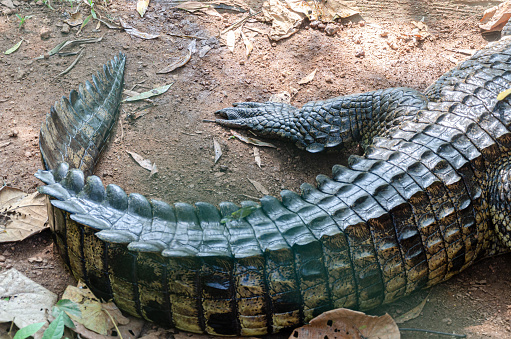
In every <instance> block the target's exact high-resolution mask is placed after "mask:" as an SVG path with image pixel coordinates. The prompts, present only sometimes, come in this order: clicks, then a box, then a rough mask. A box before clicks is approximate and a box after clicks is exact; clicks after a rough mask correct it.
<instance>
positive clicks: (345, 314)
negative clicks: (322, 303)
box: [289, 308, 401, 339]
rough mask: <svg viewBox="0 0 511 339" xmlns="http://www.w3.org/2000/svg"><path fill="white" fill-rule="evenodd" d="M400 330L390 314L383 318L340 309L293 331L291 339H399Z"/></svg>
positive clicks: (320, 316)
mask: <svg viewBox="0 0 511 339" xmlns="http://www.w3.org/2000/svg"><path fill="white" fill-rule="evenodd" d="M400 337H401V336H400V333H399V328H398V327H397V325H396V323H395V322H394V320H393V319H392V317H391V316H390V315H388V314H385V315H383V316H381V317H374V316H369V315H366V314H364V313H362V312H357V311H352V310H349V309H346V308H339V309H335V310H332V311H328V312H325V313H323V314H321V315H319V316H318V317H316V318H314V319H312V320H311V321H310V323H309V324H308V325H305V326H302V327H300V328H298V329H296V330H294V331H293V333H292V334H291V336H290V337H289V339H324V338H350V339H356V338H360V339H362V338H367V339H399V338H400Z"/></svg>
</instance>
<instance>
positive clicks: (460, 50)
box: [444, 47, 475, 56]
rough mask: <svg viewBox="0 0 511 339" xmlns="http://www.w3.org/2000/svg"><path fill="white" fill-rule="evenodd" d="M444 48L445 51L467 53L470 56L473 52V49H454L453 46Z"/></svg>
mask: <svg viewBox="0 0 511 339" xmlns="http://www.w3.org/2000/svg"><path fill="white" fill-rule="evenodd" d="M444 49H445V50H447V51H450V52H454V53H460V54H464V55H468V56H472V55H473V54H474V52H475V51H474V52H470V51H467V50H463V49H454V48H447V47H444Z"/></svg>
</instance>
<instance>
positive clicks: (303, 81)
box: [298, 69, 318, 85]
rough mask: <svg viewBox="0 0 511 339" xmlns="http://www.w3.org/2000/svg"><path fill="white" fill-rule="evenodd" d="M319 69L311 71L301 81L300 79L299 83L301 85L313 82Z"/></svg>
mask: <svg viewBox="0 0 511 339" xmlns="http://www.w3.org/2000/svg"><path fill="white" fill-rule="evenodd" d="M317 71H318V70H317V69H315V70H314V71H312V73H310V74H309V75H307V76H305V77H303V78H302V79H301V80H300V81H298V84H299V85H305V84H308V83H309V82H311V81H312V80H313V79H314V76H315V75H316V72H317Z"/></svg>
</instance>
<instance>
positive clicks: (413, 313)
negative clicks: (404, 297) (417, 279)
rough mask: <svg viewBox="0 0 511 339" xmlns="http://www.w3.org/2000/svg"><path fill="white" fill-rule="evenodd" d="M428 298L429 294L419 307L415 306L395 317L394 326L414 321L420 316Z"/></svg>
mask: <svg viewBox="0 0 511 339" xmlns="http://www.w3.org/2000/svg"><path fill="white" fill-rule="evenodd" d="M428 297H429V294H428V296H427V297H426V298H424V300H423V301H422V302H421V303H420V304H419V305H417V306H415V307H414V308H412V309H411V310H410V311H408V312H406V313H405V314H403V315H400V316H399V317H397V318H396V319H395V321H396V324H402V323H405V322H407V321H409V320H412V319H415V318H417V317H418V316H420V314H421V312H422V310H423V309H424V306H425V305H426V302H427V301H428Z"/></svg>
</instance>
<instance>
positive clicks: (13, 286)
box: [0, 268, 57, 328]
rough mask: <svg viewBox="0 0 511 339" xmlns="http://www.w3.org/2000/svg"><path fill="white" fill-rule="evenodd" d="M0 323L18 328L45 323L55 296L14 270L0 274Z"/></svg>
mask: <svg viewBox="0 0 511 339" xmlns="http://www.w3.org/2000/svg"><path fill="white" fill-rule="evenodd" d="M0 296H2V298H0V323H2V322H10V321H12V322H13V323H14V324H15V325H16V326H17V327H18V328H23V327H25V326H28V325H30V324H33V323H37V322H46V319H47V314H48V313H49V311H50V310H51V308H52V306H53V305H54V304H55V303H56V302H57V295H56V294H55V293H53V292H50V291H48V290H47V289H46V288H44V287H42V286H41V285H39V284H37V283H36V282H34V281H32V280H30V279H29V278H27V277H26V276H24V275H23V274H22V273H20V272H19V271H17V270H16V269H14V268H11V269H9V270H8V271H3V272H1V273H0Z"/></svg>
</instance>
